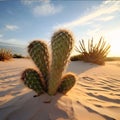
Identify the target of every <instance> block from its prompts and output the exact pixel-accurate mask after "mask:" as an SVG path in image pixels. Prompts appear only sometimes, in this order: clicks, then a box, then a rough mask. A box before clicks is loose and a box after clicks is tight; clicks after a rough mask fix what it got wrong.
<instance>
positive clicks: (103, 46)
mask: <svg viewBox="0 0 120 120" xmlns="http://www.w3.org/2000/svg"><path fill="white" fill-rule="evenodd" d="M75 50H76V52H78V53H79V54H80V55H81V59H82V60H83V61H85V62H92V63H96V64H100V65H102V64H104V63H105V60H106V57H107V54H108V53H109V50H110V45H109V44H107V43H106V42H105V41H104V40H103V38H102V37H101V38H100V40H99V42H98V43H96V44H93V39H92V40H89V41H88V48H86V46H85V43H84V40H82V41H79V46H78V47H77V46H76V48H75Z"/></svg>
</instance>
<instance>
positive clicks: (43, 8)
mask: <svg viewBox="0 0 120 120" xmlns="http://www.w3.org/2000/svg"><path fill="white" fill-rule="evenodd" d="M21 2H22V3H23V4H24V5H27V6H29V7H31V8H32V12H33V14H34V15H35V16H47V15H53V14H56V13H59V12H61V11H62V9H63V7H62V6H60V5H57V6H55V5H54V4H53V3H52V2H51V1H50V0H21Z"/></svg>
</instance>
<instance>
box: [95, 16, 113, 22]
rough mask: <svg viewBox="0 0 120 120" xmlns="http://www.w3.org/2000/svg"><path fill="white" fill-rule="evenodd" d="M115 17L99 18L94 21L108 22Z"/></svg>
mask: <svg viewBox="0 0 120 120" xmlns="http://www.w3.org/2000/svg"><path fill="white" fill-rule="evenodd" d="M114 17H115V16H107V17H100V18H98V19H96V21H110V20H112V19H113V18H114Z"/></svg>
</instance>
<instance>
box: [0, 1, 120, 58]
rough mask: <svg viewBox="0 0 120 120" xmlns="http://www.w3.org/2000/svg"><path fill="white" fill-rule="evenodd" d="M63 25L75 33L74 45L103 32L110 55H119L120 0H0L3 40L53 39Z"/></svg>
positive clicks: (18, 42) (24, 42)
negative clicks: (53, 35) (109, 48)
mask: <svg viewBox="0 0 120 120" xmlns="http://www.w3.org/2000/svg"><path fill="white" fill-rule="evenodd" d="M61 28H62V29H63V28H64V29H68V30H70V31H71V32H72V33H73V35H74V38H75V45H77V44H78V41H79V40H81V39H84V40H85V41H86V42H87V41H88V39H92V38H93V40H94V41H95V42H98V40H99V39H100V37H101V36H102V37H103V38H104V40H106V41H107V43H109V44H110V45H111V51H110V53H109V56H120V1H119V0H109V1H106V0H0V42H4V43H6V44H7V43H8V44H16V45H18V46H23V47H27V45H28V44H29V43H30V42H31V41H33V40H38V39H39V40H44V41H46V42H50V40H51V36H52V34H53V33H54V32H55V31H56V30H58V29H61Z"/></svg>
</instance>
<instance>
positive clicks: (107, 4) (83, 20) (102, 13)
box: [54, 1, 120, 28]
mask: <svg viewBox="0 0 120 120" xmlns="http://www.w3.org/2000/svg"><path fill="white" fill-rule="evenodd" d="M119 6H120V1H104V2H103V3H102V4H101V5H100V6H98V7H95V8H94V10H93V11H92V12H91V13H89V14H88V15H85V16H83V17H80V18H78V19H75V20H73V21H70V22H67V23H64V24H61V25H57V26H55V27H54V28H59V27H65V28H73V27H76V26H79V25H85V24H87V23H89V22H91V21H95V20H99V21H108V20H112V19H113V18H114V14H113V13H115V12H119V11H120V9H119ZM111 14H113V15H112V16H111ZM106 16H107V17H106ZM98 18H99V19H98Z"/></svg>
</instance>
